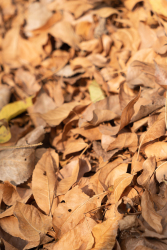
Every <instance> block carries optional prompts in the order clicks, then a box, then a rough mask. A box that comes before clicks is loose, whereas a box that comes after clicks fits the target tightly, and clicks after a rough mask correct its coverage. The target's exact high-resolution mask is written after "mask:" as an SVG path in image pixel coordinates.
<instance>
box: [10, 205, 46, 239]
mask: <svg viewBox="0 0 167 250" xmlns="http://www.w3.org/2000/svg"><path fill="white" fill-rule="evenodd" d="M14 215H15V216H16V217H17V219H18V221H19V229H20V232H21V233H22V234H23V235H24V237H25V238H26V239H27V240H29V241H39V240H40V233H42V234H45V233H46V232H47V231H48V230H49V228H51V217H48V216H46V215H43V214H42V213H41V212H40V211H39V210H38V209H37V208H35V207H34V206H32V205H25V204H23V203H20V202H17V203H16V205H15V208H14Z"/></svg>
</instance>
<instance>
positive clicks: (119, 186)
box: [114, 173, 133, 202]
mask: <svg viewBox="0 0 167 250" xmlns="http://www.w3.org/2000/svg"><path fill="white" fill-rule="evenodd" d="M132 180H133V175H131V174H127V173H126V174H122V175H121V176H119V177H118V178H117V179H116V180H115V182H114V198H115V201H116V202H117V201H118V200H119V199H120V197H121V195H122V193H123V191H124V190H125V188H126V187H128V186H129V184H130V183H131V181H132Z"/></svg>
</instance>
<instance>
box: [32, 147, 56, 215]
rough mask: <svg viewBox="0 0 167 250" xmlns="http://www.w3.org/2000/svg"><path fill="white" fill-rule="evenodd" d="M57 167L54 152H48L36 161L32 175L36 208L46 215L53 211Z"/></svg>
mask: <svg viewBox="0 0 167 250" xmlns="http://www.w3.org/2000/svg"><path fill="white" fill-rule="evenodd" d="M58 167H59V159H58V155H57V154H56V153H55V152H54V150H48V151H47V152H46V153H44V154H43V156H42V158H41V159H40V160H39V161H38V163H37V165H36V166H35V169H34V171H33V175H32V192H33V196H34V199H35V201H36V203H37V205H38V207H39V208H40V209H41V210H42V211H44V212H45V213H46V214H47V215H49V214H52V211H53V210H54V209H55V205H57V204H55V203H56V200H55V199H54V198H55V192H56V185H57V184H58V183H57V182H58V180H57V171H58Z"/></svg>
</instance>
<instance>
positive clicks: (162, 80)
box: [154, 60, 167, 89]
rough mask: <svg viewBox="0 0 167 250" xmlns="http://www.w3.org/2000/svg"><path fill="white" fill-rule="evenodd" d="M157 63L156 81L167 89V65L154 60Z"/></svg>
mask: <svg viewBox="0 0 167 250" xmlns="http://www.w3.org/2000/svg"><path fill="white" fill-rule="evenodd" d="M154 65H155V81H156V83H158V84H159V85H160V86H161V87H163V88H164V89H167V71H166V69H165V67H164V66H163V67H162V66H160V65H158V64H157V63H156V61H155V60H154Z"/></svg>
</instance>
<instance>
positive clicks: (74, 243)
mask: <svg viewBox="0 0 167 250" xmlns="http://www.w3.org/2000/svg"><path fill="white" fill-rule="evenodd" d="M95 225H96V222H95V221H94V220H93V219H91V218H89V217H85V219H84V221H83V222H81V223H80V224H78V225H77V226H76V227H75V228H73V229H71V230H69V231H68V232H67V233H66V234H64V235H63V236H62V238H61V239H60V240H59V241H58V242H57V243H55V245H54V247H53V250H56V249H63V250H68V249H69V246H70V247H72V248H73V249H79V248H80V249H81V248H82V246H83V247H84V249H86V245H87V244H89V243H88V242H89V241H92V234H91V230H92V229H93V227H94V226H95ZM93 243H94V242H93ZM91 245H93V244H91ZM89 249H90V248H89Z"/></svg>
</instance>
